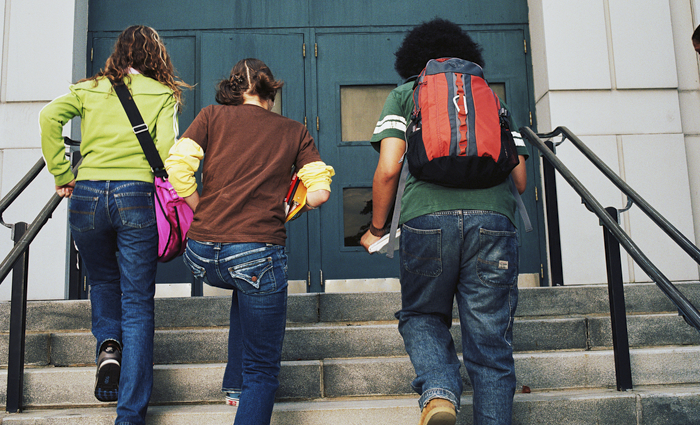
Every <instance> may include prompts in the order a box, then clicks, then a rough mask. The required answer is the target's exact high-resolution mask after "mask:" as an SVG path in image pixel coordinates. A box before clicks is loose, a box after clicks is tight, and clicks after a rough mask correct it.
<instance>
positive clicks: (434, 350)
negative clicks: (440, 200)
mask: <svg viewBox="0 0 700 425" xmlns="http://www.w3.org/2000/svg"><path fill="white" fill-rule="evenodd" d="M400 244H401V310H400V311H399V312H397V313H396V317H397V319H399V332H400V333H401V335H402V336H403V339H404V344H405V346H406V351H407V352H408V355H409V356H410V358H411V363H412V364H413V367H414V369H415V371H416V375H417V377H416V379H415V380H414V381H413V383H412V387H413V389H414V390H415V391H416V392H417V393H418V394H420V395H421V397H420V399H419V405H420V408H421V409H423V407H425V405H426V404H427V402H428V401H430V400H431V399H433V398H445V399H447V400H450V401H451V402H452V403H453V404H454V405H455V407H456V408H457V410H459V407H460V395H461V394H462V388H463V383H462V378H461V376H460V373H459V368H460V361H459V358H458V357H457V353H456V350H455V345H454V341H453V340H452V336H451V334H450V326H451V325H452V305H453V299H454V297H455V296H456V297H457V306H458V308H459V319H460V326H461V331H462V352H463V355H464V365H465V366H466V368H467V372H468V374H469V378H470V380H471V383H472V387H473V389H474V397H473V400H474V401H473V406H474V422H473V423H474V424H475V425H485V424H489V425H491V424H492V425H507V424H510V423H511V417H512V409H513V395H514V393H515V368H514V363H513V346H512V337H513V315H514V314H515V308H516V305H517V302H518V287H517V280H518V236H517V233H516V229H515V227H514V226H513V224H512V223H511V222H510V220H509V219H508V218H507V217H505V216H504V215H501V214H498V213H494V212H490V211H475V210H456V211H442V212H437V213H433V214H427V215H423V216H420V217H416V218H414V219H412V220H409V221H408V222H406V223H404V225H403V227H402V229H401V242H400Z"/></svg>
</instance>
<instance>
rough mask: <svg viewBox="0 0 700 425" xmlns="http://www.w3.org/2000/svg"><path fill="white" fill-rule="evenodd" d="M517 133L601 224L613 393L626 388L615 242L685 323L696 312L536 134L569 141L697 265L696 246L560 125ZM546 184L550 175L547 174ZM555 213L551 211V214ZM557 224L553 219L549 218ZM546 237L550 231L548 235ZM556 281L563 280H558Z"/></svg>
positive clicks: (695, 320)
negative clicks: (550, 129)
mask: <svg viewBox="0 0 700 425" xmlns="http://www.w3.org/2000/svg"><path fill="white" fill-rule="evenodd" d="M520 132H521V134H522V135H523V136H524V137H525V139H527V140H528V141H529V142H530V143H531V144H532V145H533V146H535V147H536V148H537V149H538V150H539V151H540V153H541V155H542V156H543V157H544V158H545V159H546V160H547V162H546V163H545V165H547V169H550V167H553V168H554V169H556V170H557V171H558V172H559V174H561V176H562V177H563V178H564V179H565V180H566V181H567V182H568V183H569V185H571V187H572V188H573V189H574V190H575V191H576V193H578V194H579V196H581V199H582V200H583V203H584V204H585V205H586V207H587V208H588V209H589V210H590V211H591V212H593V213H594V214H595V215H597V216H598V218H599V219H600V223H601V225H602V226H603V229H604V231H603V236H604V243H605V259H606V265H607V277H608V296H609V301H610V321H611V327H612V339H613V350H614V360H615V377H616V380H617V389H618V391H624V390H629V389H632V369H631V363H630V355H629V341H628V336H627V318H626V314H627V313H626V310H625V301H624V290H623V282H622V266H621V259H620V244H621V245H622V246H623V247H624V248H625V250H626V251H627V252H628V253H629V254H630V256H631V257H632V258H633V259H634V261H635V262H636V263H637V264H638V265H639V266H640V267H641V268H642V270H644V272H645V273H646V274H647V275H648V276H649V277H651V279H652V280H653V281H654V282H655V283H656V285H657V286H658V287H659V288H660V289H661V291H662V292H663V293H664V294H665V295H666V296H667V297H668V298H669V299H670V300H671V302H673V304H674V305H675V306H676V308H677V309H678V312H679V314H680V315H681V316H682V317H683V318H684V319H685V321H686V322H687V323H688V324H690V325H691V326H693V327H694V328H695V329H696V330H698V331H700V312H698V310H697V309H696V308H695V306H693V304H692V303H691V302H690V301H689V300H688V299H687V298H686V297H685V296H684V295H683V294H682V293H681V292H680V291H679V290H678V288H676V287H675V286H674V285H673V284H672V283H671V281H670V280H669V279H668V278H667V277H666V276H664V274H663V273H661V271H660V270H659V269H658V268H657V267H656V266H655V265H654V263H652V262H651V261H650V260H649V258H647V256H646V255H644V253H643V252H642V251H641V250H640V249H639V247H638V246H637V245H636V244H635V243H634V241H632V239H631V238H630V237H629V235H628V234H627V233H626V232H625V231H624V230H623V229H622V227H621V226H620V224H619V222H618V214H619V211H618V209H617V208H613V207H609V208H603V207H602V206H601V205H600V203H599V202H598V200H597V199H596V198H595V197H593V195H591V193H590V192H589V191H588V189H586V187H585V186H583V184H581V182H580V181H579V180H578V179H577V178H576V176H574V175H573V173H572V172H571V171H570V170H569V169H568V168H567V167H566V166H565V165H564V164H563V163H562V162H561V160H559V158H557V156H556V154H555V153H554V145H553V144H552V143H551V142H547V144H545V142H543V141H542V140H541V139H540V137H542V138H545V139H551V138H554V137H556V136H559V135H561V136H562V142H563V141H564V140H566V139H568V140H571V141H572V143H573V144H574V146H576V147H577V148H578V149H579V150H580V151H581V152H582V153H583V154H584V155H585V156H586V158H588V160H589V161H591V162H592V163H593V164H594V165H595V166H596V167H597V168H598V169H599V170H600V171H601V172H602V173H603V174H604V175H605V176H606V177H608V179H610V180H611V181H612V182H613V184H615V186H617V187H618V189H620V190H621V191H622V192H623V193H624V194H625V195H626V196H627V198H628V201H629V205H628V208H631V206H632V205H634V204H636V205H637V206H639V207H640V208H641V209H642V211H644V213H645V214H647V216H649V218H651V219H652V221H653V222H654V223H656V224H657V225H658V226H659V227H661V228H662V229H663V230H664V232H666V234H668V235H669V236H670V237H671V238H672V239H673V241H674V242H676V243H677V244H678V245H679V246H680V247H681V248H683V250H684V251H686V253H688V254H689V255H690V256H691V257H692V258H693V259H694V260H695V261H696V262H697V263H699V264H700V250H698V248H697V247H696V246H695V245H693V244H692V243H691V242H690V241H689V240H688V239H687V238H686V237H685V236H683V234H681V232H679V231H678V229H676V228H675V227H674V226H673V225H672V224H671V223H670V222H669V221H668V220H666V218H664V217H663V216H662V215H661V214H659V213H658V212H657V211H656V210H655V209H654V208H652V207H651V205H649V203H648V202H646V201H645V200H644V199H643V198H642V197H641V196H639V194H638V193H637V192H635V191H634V190H633V189H632V188H631V187H630V186H629V185H628V184H627V183H626V182H624V181H623V180H622V179H621V178H620V177H619V176H618V175H617V174H615V173H614V172H613V171H612V170H611V169H610V168H609V167H608V166H607V165H605V163H604V162H603V161H602V160H601V159H600V158H598V157H597V156H596V155H595V154H594V153H593V151H591V150H590V149H589V148H588V147H587V146H586V145H585V144H584V143H583V142H582V141H581V140H580V139H579V138H578V137H576V136H575V135H574V134H573V133H571V131H569V130H568V129H567V128H566V127H557V128H556V129H555V130H554V131H553V132H551V133H547V134H541V135H537V134H535V133H534V132H533V131H532V130H531V129H530V128H527V127H522V128H521V129H520ZM549 179H550V183H554V182H553V180H554V179H553V176H549ZM551 213H552V214H556V211H553V212H551ZM553 219H554V221H555V222H556V223H555V224H556V226H555V227H558V221H557V220H558V219H556V217H554V218H553ZM551 236H552V235H550V237H551ZM559 284H563V282H560V283H559Z"/></svg>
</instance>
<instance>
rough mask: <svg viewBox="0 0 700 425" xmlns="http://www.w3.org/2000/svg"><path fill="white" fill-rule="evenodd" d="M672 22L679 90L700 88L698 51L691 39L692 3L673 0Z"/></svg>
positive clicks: (692, 26) (693, 28)
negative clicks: (694, 48)
mask: <svg viewBox="0 0 700 425" xmlns="http://www.w3.org/2000/svg"><path fill="white" fill-rule="evenodd" d="M669 3H670V6H671V22H672V24H673V25H672V29H673V44H674V47H675V56H676V66H677V68H678V89H679V90H700V75H699V74H698V58H697V56H698V55H697V53H695V51H694V50H693V45H692V42H691V40H690V37H691V35H692V34H693V31H694V30H695V25H693V14H692V12H691V10H692V5H691V3H690V2H688V1H684V0H671V1H670V2H669Z"/></svg>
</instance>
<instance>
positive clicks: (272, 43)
mask: <svg viewBox="0 0 700 425" xmlns="http://www.w3.org/2000/svg"><path fill="white" fill-rule="evenodd" d="M304 37H305V35H304V33H303V32H297V33H294V32H285V33H276V32H273V31H225V32H214V33H205V34H203V35H202V53H201V63H200V75H201V80H200V81H201V83H200V84H201V90H200V95H201V97H200V101H199V104H200V105H201V107H205V106H208V105H212V104H214V103H216V101H215V100H214V96H215V93H216V84H217V83H218V82H219V81H220V80H222V79H224V78H228V77H229V75H230V73H231V68H233V66H234V65H235V64H236V62H238V61H239V60H241V59H245V58H257V59H260V60H262V61H263V62H265V63H266V64H267V66H268V67H269V68H270V70H271V71H272V73H273V75H274V76H275V78H276V79H281V80H283V81H284V83H285V84H284V86H283V87H282V90H281V91H280V93H279V95H278V96H277V99H276V101H275V105H276V106H277V107H279V106H280V105H281V112H282V115H284V116H286V117H288V118H291V119H294V120H297V121H299V122H302V123H303V122H304V117H305V96H304V93H305V92H304V90H305V85H304V84H305V78H304V73H305V69H304V56H303V44H304ZM232 160H235V158H232ZM205 161H206V159H205ZM283 197H284V194H282V198H283ZM280 202H282V199H280ZM308 216H309V214H303V215H302V216H301V217H300V218H299V219H297V220H294V221H293V222H291V223H289V224H287V255H288V258H289V278H290V279H292V280H306V279H307V272H308V270H309V245H310V244H309V236H308V230H307V229H308V224H307V222H308ZM314 255H316V254H314Z"/></svg>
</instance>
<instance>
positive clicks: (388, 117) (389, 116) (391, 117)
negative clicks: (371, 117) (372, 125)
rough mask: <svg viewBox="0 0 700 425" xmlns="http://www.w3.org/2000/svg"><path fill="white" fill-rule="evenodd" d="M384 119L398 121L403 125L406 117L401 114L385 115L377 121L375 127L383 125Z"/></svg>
mask: <svg viewBox="0 0 700 425" xmlns="http://www.w3.org/2000/svg"><path fill="white" fill-rule="evenodd" d="M386 121H398V122H401V123H403V124H404V125H405V124H406V118H404V117H402V116H401V115H387V116H385V117H384V118H382V119H381V120H380V121H379V122H378V123H377V127H379V126H381V125H383V124H384V123H385V122H386Z"/></svg>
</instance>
